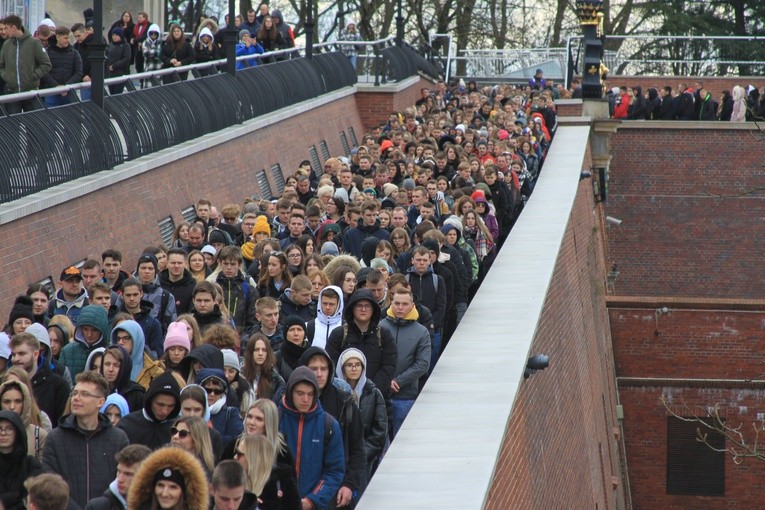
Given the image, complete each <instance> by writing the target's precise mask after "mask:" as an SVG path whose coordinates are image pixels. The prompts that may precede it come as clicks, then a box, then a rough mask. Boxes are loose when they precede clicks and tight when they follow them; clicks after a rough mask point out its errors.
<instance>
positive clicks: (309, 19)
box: [305, 0, 313, 60]
mask: <svg viewBox="0 0 765 510" xmlns="http://www.w3.org/2000/svg"><path fill="white" fill-rule="evenodd" d="M312 57H313V0H308V13H306V16H305V58H307V59H308V60H311V58H312Z"/></svg>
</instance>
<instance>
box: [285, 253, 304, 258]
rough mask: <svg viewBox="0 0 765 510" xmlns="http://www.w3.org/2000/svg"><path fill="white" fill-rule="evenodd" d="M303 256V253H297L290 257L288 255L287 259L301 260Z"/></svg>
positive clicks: (291, 254)
mask: <svg viewBox="0 0 765 510" xmlns="http://www.w3.org/2000/svg"><path fill="white" fill-rule="evenodd" d="M301 256H302V254H301V253H299V252H295V253H290V254H289V255H287V258H290V259H299V258H300V257H301Z"/></svg>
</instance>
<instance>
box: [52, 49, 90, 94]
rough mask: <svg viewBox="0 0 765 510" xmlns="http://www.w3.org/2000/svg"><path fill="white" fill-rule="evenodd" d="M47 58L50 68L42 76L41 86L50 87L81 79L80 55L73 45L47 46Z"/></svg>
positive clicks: (76, 81)
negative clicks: (62, 46)
mask: <svg viewBox="0 0 765 510" xmlns="http://www.w3.org/2000/svg"><path fill="white" fill-rule="evenodd" d="M48 58H49V59H50V64H51V66H52V69H51V70H50V72H49V73H48V74H47V75H45V76H44V77H43V79H42V85H43V87H46V88H52V87H58V86H59V85H69V84H73V83H80V82H81V81H82V57H81V56H80V53H79V52H78V51H77V50H75V49H74V48H73V47H71V46H67V47H66V48H59V47H58V46H56V45H53V46H49V47H48Z"/></svg>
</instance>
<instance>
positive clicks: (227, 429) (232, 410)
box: [195, 368, 244, 444]
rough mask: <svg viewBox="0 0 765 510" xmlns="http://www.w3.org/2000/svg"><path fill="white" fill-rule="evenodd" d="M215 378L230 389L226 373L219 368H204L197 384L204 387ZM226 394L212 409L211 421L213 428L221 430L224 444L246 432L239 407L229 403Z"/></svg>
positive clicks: (226, 388)
mask: <svg viewBox="0 0 765 510" xmlns="http://www.w3.org/2000/svg"><path fill="white" fill-rule="evenodd" d="M211 378H215V379H218V382H219V383H220V384H221V385H222V386H223V389H224V391H225V390H228V382H227V381H226V374H225V373H224V372H223V370H221V369H219V368H203V369H202V370H200V371H199V373H198V374H197V378H196V381H195V382H196V384H198V385H200V386H202V387H204V384H203V383H204V381H206V380H208V379H211ZM226 400H227V398H226V394H225V393H224V394H223V395H221V397H220V399H219V400H218V401H217V402H216V403H215V404H213V405H212V406H211V407H210V408H209V410H210V421H211V422H212V426H213V428H215V430H217V431H218V432H220V435H221V439H223V444H226V443H228V442H229V441H231V440H232V439H234V438H236V437H239V436H240V435H241V434H242V432H244V423H242V417H241V415H240V414H239V408H238V407H233V406H230V405H228V404H227V402H226Z"/></svg>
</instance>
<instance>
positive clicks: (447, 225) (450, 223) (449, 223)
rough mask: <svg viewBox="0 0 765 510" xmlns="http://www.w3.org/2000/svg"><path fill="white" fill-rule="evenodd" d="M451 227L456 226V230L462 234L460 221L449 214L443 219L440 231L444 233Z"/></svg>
mask: <svg viewBox="0 0 765 510" xmlns="http://www.w3.org/2000/svg"><path fill="white" fill-rule="evenodd" d="M452 228H456V229H457V232H458V233H459V234H460V235H462V222H461V221H460V219H459V218H458V217H456V216H449V217H448V218H446V219H445V220H444V226H443V227H441V233H442V234H446V233H447V232H449V230H451V229H452Z"/></svg>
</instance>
